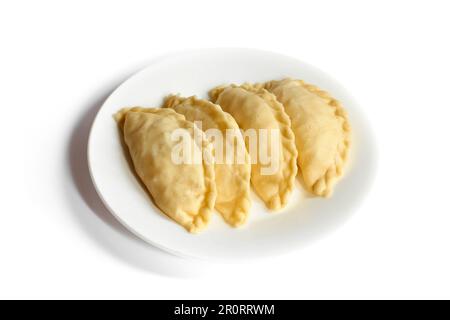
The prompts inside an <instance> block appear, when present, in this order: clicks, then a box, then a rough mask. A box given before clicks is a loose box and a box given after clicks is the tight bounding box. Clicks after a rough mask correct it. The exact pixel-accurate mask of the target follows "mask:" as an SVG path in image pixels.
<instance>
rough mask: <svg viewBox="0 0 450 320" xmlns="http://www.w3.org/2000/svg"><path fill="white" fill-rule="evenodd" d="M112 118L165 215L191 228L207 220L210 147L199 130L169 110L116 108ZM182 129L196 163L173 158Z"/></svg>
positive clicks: (211, 191)
mask: <svg viewBox="0 0 450 320" xmlns="http://www.w3.org/2000/svg"><path fill="white" fill-rule="evenodd" d="M116 120H117V122H118V123H119V126H121V128H122V130H123V137H124V141H125V143H126V145H127V146H128V150H129V152H130V155H131V159H132V161H133V165H134V168H135V170H136V173H137V175H138V176H139V177H140V179H141V180H142V182H143V183H144V185H145V186H146V188H147V189H148V191H149V193H150V195H151V196H152V198H153V200H154V202H155V204H156V205H157V206H158V207H159V208H160V209H161V210H162V211H163V212H164V213H165V214H166V215H167V216H169V217H170V218H172V219H173V220H175V221H176V222H177V223H179V224H180V225H182V226H183V227H185V228H186V229H187V230H188V231H190V232H193V233H196V232H199V231H201V230H202V229H204V228H205V227H206V226H207V225H208V222H209V220H210V217H211V214H212V211H213V209H214V204H215V201H216V196H217V191H216V185H215V173H214V162H213V159H212V148H211V145H210V144H209V143H208V141H207V140H206V138H205V136H204V135H203V133H202V132H201V131H200V130H198V129H197V128H195V126H194V124H193V123H192V122H190V121H187V120H186V119H185V118H184V116H182V115H180V114H177V113H176V112H175V111H173V110H171V109H161V108H155V109H151V108H147V109H144V108H131V109H122V110H121V111H119V112H118V113H117V114H116ZM175 131H176V132H178V133H180V134H183V137H184V139H187V141H185V142H188V143H190V145H191V146H192V148H193V149H192V151H193V153H195V154H199V153H200V154H201V155H202V157H200V161H199V162H192V163H184V162H183V163H177V162H176V161H175V162H174V161H173V150H174V148H176V145H177V143H179V142H177V140H176V139H173V136H172V133H173V132H175ZM195 137H200V138H199V139H195Z"/></svg>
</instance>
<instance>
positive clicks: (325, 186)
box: [256, 78, 351, 197]
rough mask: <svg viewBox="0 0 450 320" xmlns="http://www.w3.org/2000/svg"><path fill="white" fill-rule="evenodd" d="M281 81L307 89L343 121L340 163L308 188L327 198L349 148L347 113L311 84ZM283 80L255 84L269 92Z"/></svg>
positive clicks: (340, 174) (329, 96)
mask: <svg viewBox="0 0 450 320" xmlns="http://www.w3.org/2000/svg"><path fill="white" fill-rule="evenodd" d="M283 80H291V81H295V82H297V83H298V84H300V85H301V86H302V87H304V88H305V89H307V90H308V91H309V92H311V93H313V94H315V95H317V96H318V97H320V98H322V99H324V100H325V101H326V102H327V104H328V105H329V106H330V107H332V108H333V109H334V114H335V116H336V117H338V118H341V119H342V120H343V123H342V130H343V133H344V141H343V144H344V147H343V149H342V150H340V151H339V157H340V161H339V162H340V163H338V162H337V161H335V162H334V167H331V168H328V169H327V171H325V173H324V174H323V175H322V177H321V178H319V179H317V181H316V182H314V184H312V185H311V186H310V187H309V188H310V192H312V193H314V194H316V195H318V196H322V197H329V196H330V195H331V193H332V191H333V186H334V184H335V182H336V180H337V179H338V178H339V177H341V176H342V173H343V169H344V166H345V164H346V161H347V159H348V154H349V150H350V146H351V126H350V122H349V119H348V114H347V111H346V110H345V109H344V107H343V106H342V104H341V102H340V101H339V100H337V99H335V98H333V97H332V96H331V95H330V94H329V93H328V92H327V91H325V90H322V89H320V88H319V87H317V86H315V85H313V84H309V83H306V82H305V81H303V80H295V79H291V78H287V79H283ZM283 80H274V81H268V82H266V83H263V84H256V87H264V88H266V89H267V90H270V89H271V86H272V84H273V83H276V82H280V81H283Z"/></svg>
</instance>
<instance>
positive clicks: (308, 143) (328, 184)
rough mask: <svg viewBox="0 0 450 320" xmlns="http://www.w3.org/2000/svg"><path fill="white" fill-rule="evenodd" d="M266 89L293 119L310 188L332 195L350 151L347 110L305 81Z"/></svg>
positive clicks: (287, 81)
mask: <svg viewBox="0 0 450 320" xmlns="http://www.w3.org/2000/svg"><path fill="white" fill-rule="evenodd" d="M264 87H265V88H266V89H267V90H269V91H270V92H272V93H273V94H275V96H276V97H277V99H278V101H280V102H281V103H282V104H283V105H284V109H285V110H286V113H287V114H288V115H289V117H290V118H291V123H292V130H293V131H294V134H295V139H296V146H297V150H298V153H299V157H298V165H299V167H300V171H301V173H302V176H303V180H304V183H305V185H306V187H307V188H308V189H309V191H310V192H312V193H314V194H316V195H319V196H328V195H330V194H331V192H332V190H333V186H334V183H335V181H336V179H337V178H338V177H339V176H340V175H342V168H343V166H344V163H345V162H346V160H347V154H348V150H349V147H350V134H351V133H350V124H349V122H348V118H347V114H346V112H345V110H344V109H343V108H342V106H341V104H340V103H339V101H337V100H335V99H334V98H332V97H331V96H330V95H329V94H328V93H327V92H325V91H322V90H320V89H319V88H317V87H316V86H313V85H310V84H307V83H305V82H303V81H301V80H292V79H284V80H281V81H270V82H267V83H265V84H264Z"/></svg>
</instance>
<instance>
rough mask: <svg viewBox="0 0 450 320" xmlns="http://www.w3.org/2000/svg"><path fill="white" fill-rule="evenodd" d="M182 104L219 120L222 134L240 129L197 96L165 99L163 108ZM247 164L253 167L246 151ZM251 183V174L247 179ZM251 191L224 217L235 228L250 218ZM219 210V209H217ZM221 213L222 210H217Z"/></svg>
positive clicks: (214, 107) (174, 96) (225, 114)
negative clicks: (199, 109)
mask: <svg viewBox="0 0 450 320" xmlns="http://www.w3.org/2000/svg"><path fill="white" fill-rule="evenodd" d="M180 104H188V105H192V106H198V107H200V108H203V110H204V111H206V112H207V114H209V115H211V118H214V119H218V120H219V121H217V125H218V126H219V127H220V130H221V131H222V132H225V131H226V130H227V129H234V128H237V129H239V126H238V125H237V123H236V120H234V118H233V117H232V116H231V115H230V114H229V113H227V112H225V111H223V110H222V108H221V107H220V106H219V105H218V104H215V103H212V102H211V101H208V100H204V99H199V98H197V97H196V96H190V97H187V98H184V97H181V96H179V95H169V96H167V97H166V98H165V99H164V103H163V108H175V107H176V106H178V105H180ZM245 164H246V165H248V166H249V167H250V166H251V161H250V156H249V154H248V152H247V150H246V149H245ZM249 172H250V168H249ZM246 180H247V181H250V173H249V176H248V177H247V179H246ZM250 204H251V199H250V190H249V188H247V191H246V192H245V194H243V196H242V197H241V199H240V201H238V202H237V204H236V206H235V207H234V208H233V209H232V212H233V214H232V216H230V217H229V218H228V219H227V218H225V217H224V216H223V215H222V216H223V217H224V220H225V221H226V222H227V223H228V224H230V225H231V226H233V227H238V226H240V225H243V224H244V223H245V222H246V221H247V219H248V216H249V211H250ZM216 209H217V208H216ZM217 210H218V211H219V212H220V210H219V209H217Z"/></svg>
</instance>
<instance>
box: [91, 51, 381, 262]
mask: <svg viewBox="0 0 450 320" xmlns="http://www.w3.org/2000/svg"><path fill="white" fill-rule="evenodd" d="M284 77H293V78H299V79H304V80H305V81H307V82H310V83H313V84H315V85H318V86H319V87H321V88H323V89H325V90H327V91H329V92H330V93H331V94H332V95H333V96H335V97H336V98H338V99H339V100H341V101H342V103H343V105H344V106H345V108H346V109H347V111H348V113H349V117H350V121H351V124H352V127H353V145H352V152H351V158H350V159H351V161H350V164H349V165H348V166H347V167H346V174H345V176H344V178H343V179H341V180H340V181H339V183H338V184H337V186H336V189H335V192H334V194H333V196H332V197H331V198H329V199H321V198H315V197H310V196H308V195H307V194H306V193H305V192H303V191H302V189H301V187H300V184H299V183H297V188H296V189H295V191H294V193H293V194H292V196H291V199H290V202H289V204H288V207H287V208H285V209H284V210H282V211H281V212H277V213H273V212H269V211H268V210H266V209H265V207H264V205H263V204H262V202H261V201H260V200H259V199H258V198H256V197H255V196H254V197H253V199H254V200H253V205H252V209H251V215H250V219H249V221H248V223H247V224H246V225H245V226H244V227H241V228H237V229H234V228H231V227H229V226H228V225H226V224H225V223H224V222H223V220H222V218H221V217H220V216H219V214H216V215H214V217H213V219H212V221H211V224H210V225H209V227H208V228H207V229H206V230H205V231H204V232H202V233H201V234H197V235H193V234H189V233H188V232H186V231H185V230H184V229H183V228H182V227H180V226H179V225H178V224H176V223H175V222H173V221H171V220H170V219H169V218H168V217H166V216H165V215H164V214H163V213H161V212H160V211H159V210H158V209H157V208H156V207H155V206H154V205H153V203H152V201H151V200H150V198H149V196H148V195H147V193H146V191H145V190H144V189H143V188H142V187H141V185H140V183H139V182H138V181H137V180H136V178H135V176H134V175H133V173H132V171H131V170H130V168H129V165H128V162H127V159H126V157H125V153H124V149H123V146H122V145H121V142H120V139H119V131H118V128H117V125H116V123H115V122H114V120H113V117H112V115H113V114H114V113H115V112H116V111H117V110H119V109H120V108H122V107H125V106H137V105H139V106H146V107H155V106H160V104H161V102H162V99H163V97H164V96H166V95H167V94H170V93H180V94H181V95H183V96H190V95H197V96H199V97H202V98H206V97H207V91H208V89H210V88H212V87H214V86H216V85H220V84H226V83H232V82H233V83H242V82H247V81H249V82H261V81H267V80H271V79H280V78H284ZM88 158H89V159H88V161H89V168H90V172H91V176H92V180H93V181H94V185H95V187H96V189H97V191H98V193H99V195H100V198H101V199H102V201H103V202H104V203H105V205H106V206H107V207H108V208H109V210H110V211H111V213H112V214H113V215H114V216H115V217H116V218H117V219H118V220H119V221H120V222H121V223H123V224H124V225H125V226H126V227H127V228H128V229H129V230H130V231H131V232H133V233H135V234H136V235H137V236H139V237H140V238H142V239H144V240H145V241H147V242H149V243H151V244H153V245H155V246H157V247H159V248H162V249H164V250H166V251H168V252H171V253H174V254H177V255H181V256H188V257H196V258H202V259H219V260H224V259H225V260H227V259H242V258H249V257H258V256H267V255H273V254H279V253H283V252H287V251H289V250H292V249H294V248H298V247H300V246H302V245H304V244H305V243H307V242H308V241H309V240H312V239H314V238H316V237H317V236H320V235H322V234H325V233H326V232H328V231H330V230H333V229H335V228H336V227H337V226H338V225H340V224H342V223H343V222H344V221H345V220H346V219H347V218H348V217H349V215H350V214H351V213H352V212H354V211H355V209H356V208H357V206H358V204H359V203H360V202H361V200H362V198H363V196H364V194H365V193H367V191H368V187H369V186H370V183H371V178H372V177H373V174H374V167H375V166H374V144H373V139H372V136H371V131H370V129H369V127H368V123H367V122H366V120H365V118H364V116H363V115H362V113H361V109H359V108H358V106H357V105H356V103H355V102H354V101H353V99H352V98H351V97H350V96H349V94H348V93H347V92H346V91H345V90H344V89H343V88H342V87H341V85H339V83H337V82H336V81H335V80H333V79H332V78H331V77H329V76H328V75H327V74H325V73H324V72H322V71H320V70H318V69H316V68H315V67H312V66H310V65H308V64H305V63H303V62H301V61H299V60H297V59H293V58H290V57H286V56H284V55H280V54H276V53H271V52H265V51H259V50H250V49H206V50H198V51H191V52H185V53H182V54H177V55H172V56H168V57H166V58H164V59H161V60H159V61H158V62H157V63H154V64H152V65H150V66H148V67H147V68H145V69H143V70H142V71H140V72H138V73H137V74H135V75H133V76H132V77H131V78H129V79H128V80H127V81H125V82H124V83H123V84H122V85H121V86H119V87H118V88H117V89H116V90H115V91H114V92H113V93H112V94H111V96H110V97H109V98H108V99H107V100H106V101H105V103H104V104H103V106H102V108H101V109H100V111H99V112H98V115H97V117H96V119H95V121H94V123H93V126H92V129H91V134H90V139H89V145H88Z"/></svg>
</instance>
